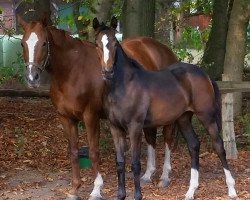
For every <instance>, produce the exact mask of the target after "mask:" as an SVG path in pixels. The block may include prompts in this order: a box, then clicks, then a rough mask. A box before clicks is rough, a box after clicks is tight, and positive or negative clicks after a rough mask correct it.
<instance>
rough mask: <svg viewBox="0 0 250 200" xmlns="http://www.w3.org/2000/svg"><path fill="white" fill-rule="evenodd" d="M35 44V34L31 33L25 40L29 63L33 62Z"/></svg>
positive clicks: (36, 38) (36, 40)
mask: <svg viewBox="0 0 250 200" xmlns="http://www.w3.org/2000/svg"><path fill="white" fill-rule="evenodd" d="M37 42H38V37H37V34H36V33H34V32H32V33H31V34H30V36H29V38H28V39H27V40H26V43H27V45H28V51H29V62H34V52H35V46H36V43H37Z"/></svg>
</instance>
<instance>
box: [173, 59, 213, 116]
mask: <svg viewBox="0 0 250 200" xmlns="http://www.w3.org/2000/svg"><path fill="white" fill-rule="evenodd" d="M168 69H169V70H170V71H171V73H172V74H173V75H174V76H175V77H176V79H177V80H178V82H179V83H180V84H181V86H182V88H184V89H185V91H186V93H187V94H189V95H191V100H192V104H193V109H194V110H197V111H201V110H204V109H205V107H207V108H209V107H210V106H213V103H214V95H215V94H214V87H213V84H212V81H211V79H210V78H209V76H208V75H207V74H206V73H205V72H204V71H203V70H202V69H201V68H200V67H198V66H196V65H193V64H189V63H182V62H179V63H176V64H173V65H171V66H169V68H168ZM204 106H205V107H204Z"/></svg>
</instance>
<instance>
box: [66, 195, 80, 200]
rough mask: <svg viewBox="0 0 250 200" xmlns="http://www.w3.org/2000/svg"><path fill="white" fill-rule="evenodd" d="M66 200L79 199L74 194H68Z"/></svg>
mask: <svg viewBox="0 0 250 200" xmlns="http://www.w3.org/2000/svg"><path fill="white" fill-rule="evenodd" d="M67 200H80V197H78V196H77V195H74V194H68V197H67Z"/></svg>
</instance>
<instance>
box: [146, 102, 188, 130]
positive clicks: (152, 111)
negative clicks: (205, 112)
mask: <svg viewBox="0 0 250 200" xmlns="http://www.w3.org/2000/svg"><path fill="white" fill-rule="evenodd" d="M187 109H188V106H187V105H186V103H185V102H179V103H178V102H176V103H166V102H164V103H161V102H157V103H155V104H154V105H151V106H150V108H149V110H148V113H147V116H146V119H145V122H144V126H145V127H151V126H152V127H154V126H163V125H168V124H171V123H173V122H174V121H176V119H178V118H179V117H180V116H181V115H182V114H183V113H184V112H186V111H187Z"/></svg>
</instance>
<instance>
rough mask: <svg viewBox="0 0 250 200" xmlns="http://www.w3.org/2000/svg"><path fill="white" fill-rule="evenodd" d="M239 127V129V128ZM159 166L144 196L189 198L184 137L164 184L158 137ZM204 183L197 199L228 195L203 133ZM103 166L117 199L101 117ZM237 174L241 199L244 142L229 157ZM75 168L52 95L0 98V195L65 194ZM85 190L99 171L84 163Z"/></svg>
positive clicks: (50, 198)
mask: <svg viewBox="0 0 250 200" xmlns="http://www.w3.org/2000/svg"><path fill="white" fill-rule="evenodd" d="M239 130H240V129H239ZM79 138H80V145H87V141H86V133H85V131H84V130H81V132H80V134H79ZM158 144H159V145H158V147H157V164H158V168H157V169H158V170H157V173H156V174H155V176H154V179H153V183H152V184H148V185H144V186H142V191H143V196H144V199H147V200H153V199H159V200H163V199H169V200H179V199H184V194H185V193H186V191H187V189H188V184H189V177H190V157H189V154H188V151H187V148H186V144H185V143H182V142H180V143H179V145H178V148H177V149H176V151H175V152H173V153H172V168H173V170H172V174H171V178H172V182H171V184H170V186H169V187H168V188H164V189H159V188H158V187H157V183H158V182H157V181H158V179H159V177H160V175H161V169H162V163H163V157H164V145H163V141H162V137H161V136H160V137H159V138H158ZM201 147H202V149H201V155H204V156H202V157H201V158H200V186H199V189H198V190H197V193H196V199H200V200H208V199H216V200H222V199H223V200H226V199H229V198H228V197H227V188H226V183H225V178H224V173H223V169H222V167H221V163H220V161H219V159H218V158H217V156H216V155H215V154H214V153H213V151H212V149H211V145H210V144H209V143H208V140H207V139H206V138H204V137H202V138H201ZM100 151H101V169H102V174H103V178H104V187H103V190H102V191H103V197H104V199H116V192H117V178H116V167H115V152H114V145H113V142H112V138H111V136H110V133H109V128H108V125H107V123H106V122H105V121H104V122H102V131H101V141H100ZM127 163H128V164H127V179H126V188H127V195H128V197H127V199H133V176H132V173H131V171H130V166H129V156H128V158H127ZM229 164H230V167H231V170H232V173H233V175H234V177H235V180H236V189H237V192H238V196H239V198H238V199H250V151H247V150H244V149H241V148H239V158H238V159H237V160H230V161H229ZM145 166H146V145H145V142H143V151H142V171H143V172H144V171H145V168H146V167H145ZM70 172H71V168H70V163H69V159H68V154H67V141H66V139H65V137H64V135H63V131H62V127H61V124H60V122H59V120H58V118H57V114H56V112H55V109H54V107H53V106H52V104H51V102H50V100H49V99H47V98H9V97H1V98H0V199H3V200H7V199H8V200H12V199H13V200H26V199H32V200H33V199H34V200H60V199H65V198H66V197H67V192H68V190H69V189H70V180H71V173H70ZM81 177H82V183H83V184H82V187H81V189H80V192H79V194H80V196H81V198H82V199H88V196H89V194H90V192H91V190H92V187H93V181H94V177H93V176H92V170H91V169H82V170H81Z"/></svg>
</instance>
